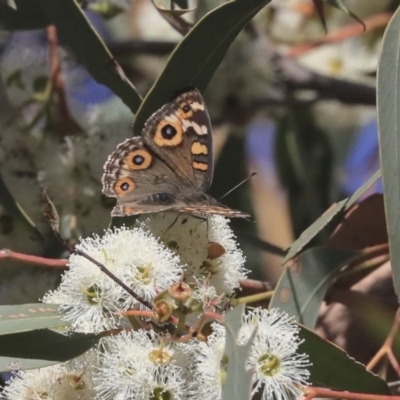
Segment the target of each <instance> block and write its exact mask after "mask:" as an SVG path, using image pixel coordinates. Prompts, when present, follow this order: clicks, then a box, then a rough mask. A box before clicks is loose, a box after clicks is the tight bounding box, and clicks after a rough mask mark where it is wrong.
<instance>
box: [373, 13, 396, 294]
mask: <svg viewBox="0 0 400 400" xmlns="http://www.w3.org/2000/svg"><path fill="white" fill-rule="evenodd" d="M377 103H378V127H379V129H378V131H379V145H380V158H381V170H382V178H383V190H384V200H385V212H386V223H387V227H388V233H389V247H390V255H391V263H392V269H393V279H394V287H395V290H396V293H397V297H398V298H399V299H400V247H399V244H398V243H399V239H400V178H399V176H400V113H399V109H400V8H398V9H397V11H396V12H395V14H394V15H393V17H392V19H391V20H390V22H389V25H388V26H387V28H386V32H385V35H384V38H383V46H382V53H381V58H380V61H379V66H378V79H377Z"/></svg>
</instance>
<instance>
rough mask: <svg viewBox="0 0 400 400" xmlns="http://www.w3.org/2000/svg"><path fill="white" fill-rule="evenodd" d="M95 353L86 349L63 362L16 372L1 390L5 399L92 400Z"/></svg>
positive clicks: (93, 396)
mask: <svg viewBox="0 0 400 400" xmlns="http://www.w3.org/2000/svg"><path fill="white" fill-rule="evenodd" d="M96 362H97V355H96V353H95V352H94V351H89V352H87V353H85V354H83V355H82V356H80V357H78V358H76V359H73V360H71V361H68V362H66V363H63V364H57V365H52V366H49V367H45V368H40V369H32V370H28V371H19V372H16V373H15V377H14V378H13V379H12V380H10V381H8V382H7V384H6V386H5V388H4V391H3V393H2V397H1V398H2V399H6V400H22V399H29V400H30V399H32V400H37V399H38V400H39V399H40V400H41V399H48V400H59V399H60V400H61V399H62V400H93V399H94V398H95V391H94V389H93V381H92V374H93V371H94V366H95V364H96Z"/></svg>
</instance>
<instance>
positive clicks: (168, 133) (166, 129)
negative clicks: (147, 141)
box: [161, 124, 177, 140]
mask: <svg viewBox="0 0 400 400" xmlns="http://www.w3.org/2000/svg"><path fill="white" fill-rule="evenodd" d="M161 134H162V136H163V138H164V139H167V140H171V139H173V138H174V136H175V135H176V134H177V130H176V129H175V128H174V127H173V126H172V125H169V124H168V125H165V126H163V127H162V128H161Z"/></svg>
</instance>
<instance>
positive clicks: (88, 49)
mask: <svg viewBox="0 0 400 400" xmlns="http://www.w3.org/2000/svg"><path fill="white" fill-rule="evenodd" d="M38 1H39V3H40V5H41V6H42V8H43V10H44V11H45V13H46V15H47V16H48V18H49V20H50V21H51V22H52V23H53V24H54V25H55V26H56V28H57V32H58V34H59V35H60V37H61V38H62V39H63V40H64V41H65V43H66V44H67V45H68V46H69V48H70V49H71V50H72V51H73V52H74V54H75V55H76V57H77V58H78V60H79V62H81V63H82V64H84V66H85V67H86V68H87V69H88V71H89V72H90V74H91V75H92V76H93V78H94V79H95V80H96V81H97V82H99V83H101V84H103V85H105V86H107V87H108V88H109V89H111V90H112V91H113V92H114V93H115V94H116V95H117V96H119V97H120V98H121V100H122V101H123V102H124V103H125V104H126V105H127V106H128V107H129V108H130V109H131V111H132V112H133V113H136V111H137V109H138V108H139V105H140V103H141V97H140V95H139V94H138V92H137V91H136V89H135V87H134V86H133V85H132V83H131V82H130V81H129V79H128V78H127V77H126V76H125V74H124V72H123V70H122V68H121V67H120V65H119V64H118V63H117V61H116V60H115V59H114V57H113V56H112V54H111V53H110V51H109V50H108V48H107V47H106V45H105V44H104V42H103V41H102V40H101V38H100V37H99V35H98V34H97V32H96V31H95V29H94V28H93V26H92V25H91V24H90V22H89V20H88V19H87V17H86V16H85V14H84V13H83V11H82V10H81V8H80V7H79V4H78V3H77V1H75V0H57V1H54V0H38Z"/></svg>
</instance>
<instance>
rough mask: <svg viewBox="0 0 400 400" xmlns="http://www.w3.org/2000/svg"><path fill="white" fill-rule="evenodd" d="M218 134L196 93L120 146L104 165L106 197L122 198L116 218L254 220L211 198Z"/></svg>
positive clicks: (159, 114)
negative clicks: (158, 215)
mask: <svg viewBox="0 0 400 400" xmlns="http://www.w3.org/2000/svg"><path fill="white" fill-rule="evenodd" d="M212 135H213V134H212V129H211V123H210V117H209V115H208V112H207V108H206V105H205V103H204V99H203V97H202V96H201V94H200V92H199V91H198V90H197V89H195V88H192V89H187V90H185V91H184V92H183V93H181V94H179V95H177V96H176V97H175V98H174V99H172V100H171V101H170V102H169V103H167V104H165V105H164V106H163V107H161V108H160V109H159V110H157V111H156V112H155V113H154V114H152V115H151V116H150V117H149V119H148V120H147V121H146V123H145V125H144V127H143V130H142V132H141V136H137V137H132V138H129V139H126V140H125V141H124V142H122V143H120V144H119V145H118V146H117V149H116V151H114V152H113V153H112V154H111V155H110V156H109V157H108V160H107V162H106V163H105V165H104V174H103V178H102V184H103V193H104V194H105V195H106V196H109V197H116V198H117V204H116V206H115V207H114V209H113V210H112V212H111V215H112V216H127V215H136V214H145V213H155V212H160V211H178V212H182V213H190V214H194V215H201V214H204V213H206V214H219V215H223V216H225V217H228V218H233V217H241V218H248V217H249V215H248V214H246V213H244V212H241V211H238V210H233V209H230V208H228V207H225V206H223V205H222V204H220V203H219V202H218V201H217V200H215V199H214V198H212V197H211V196H209V195H207V194H206V193H205V192H206V191H207V190H208V189H209V187H210V185H211V180H212V176H213V170H214V160H213V136H212Z"/></svg>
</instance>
